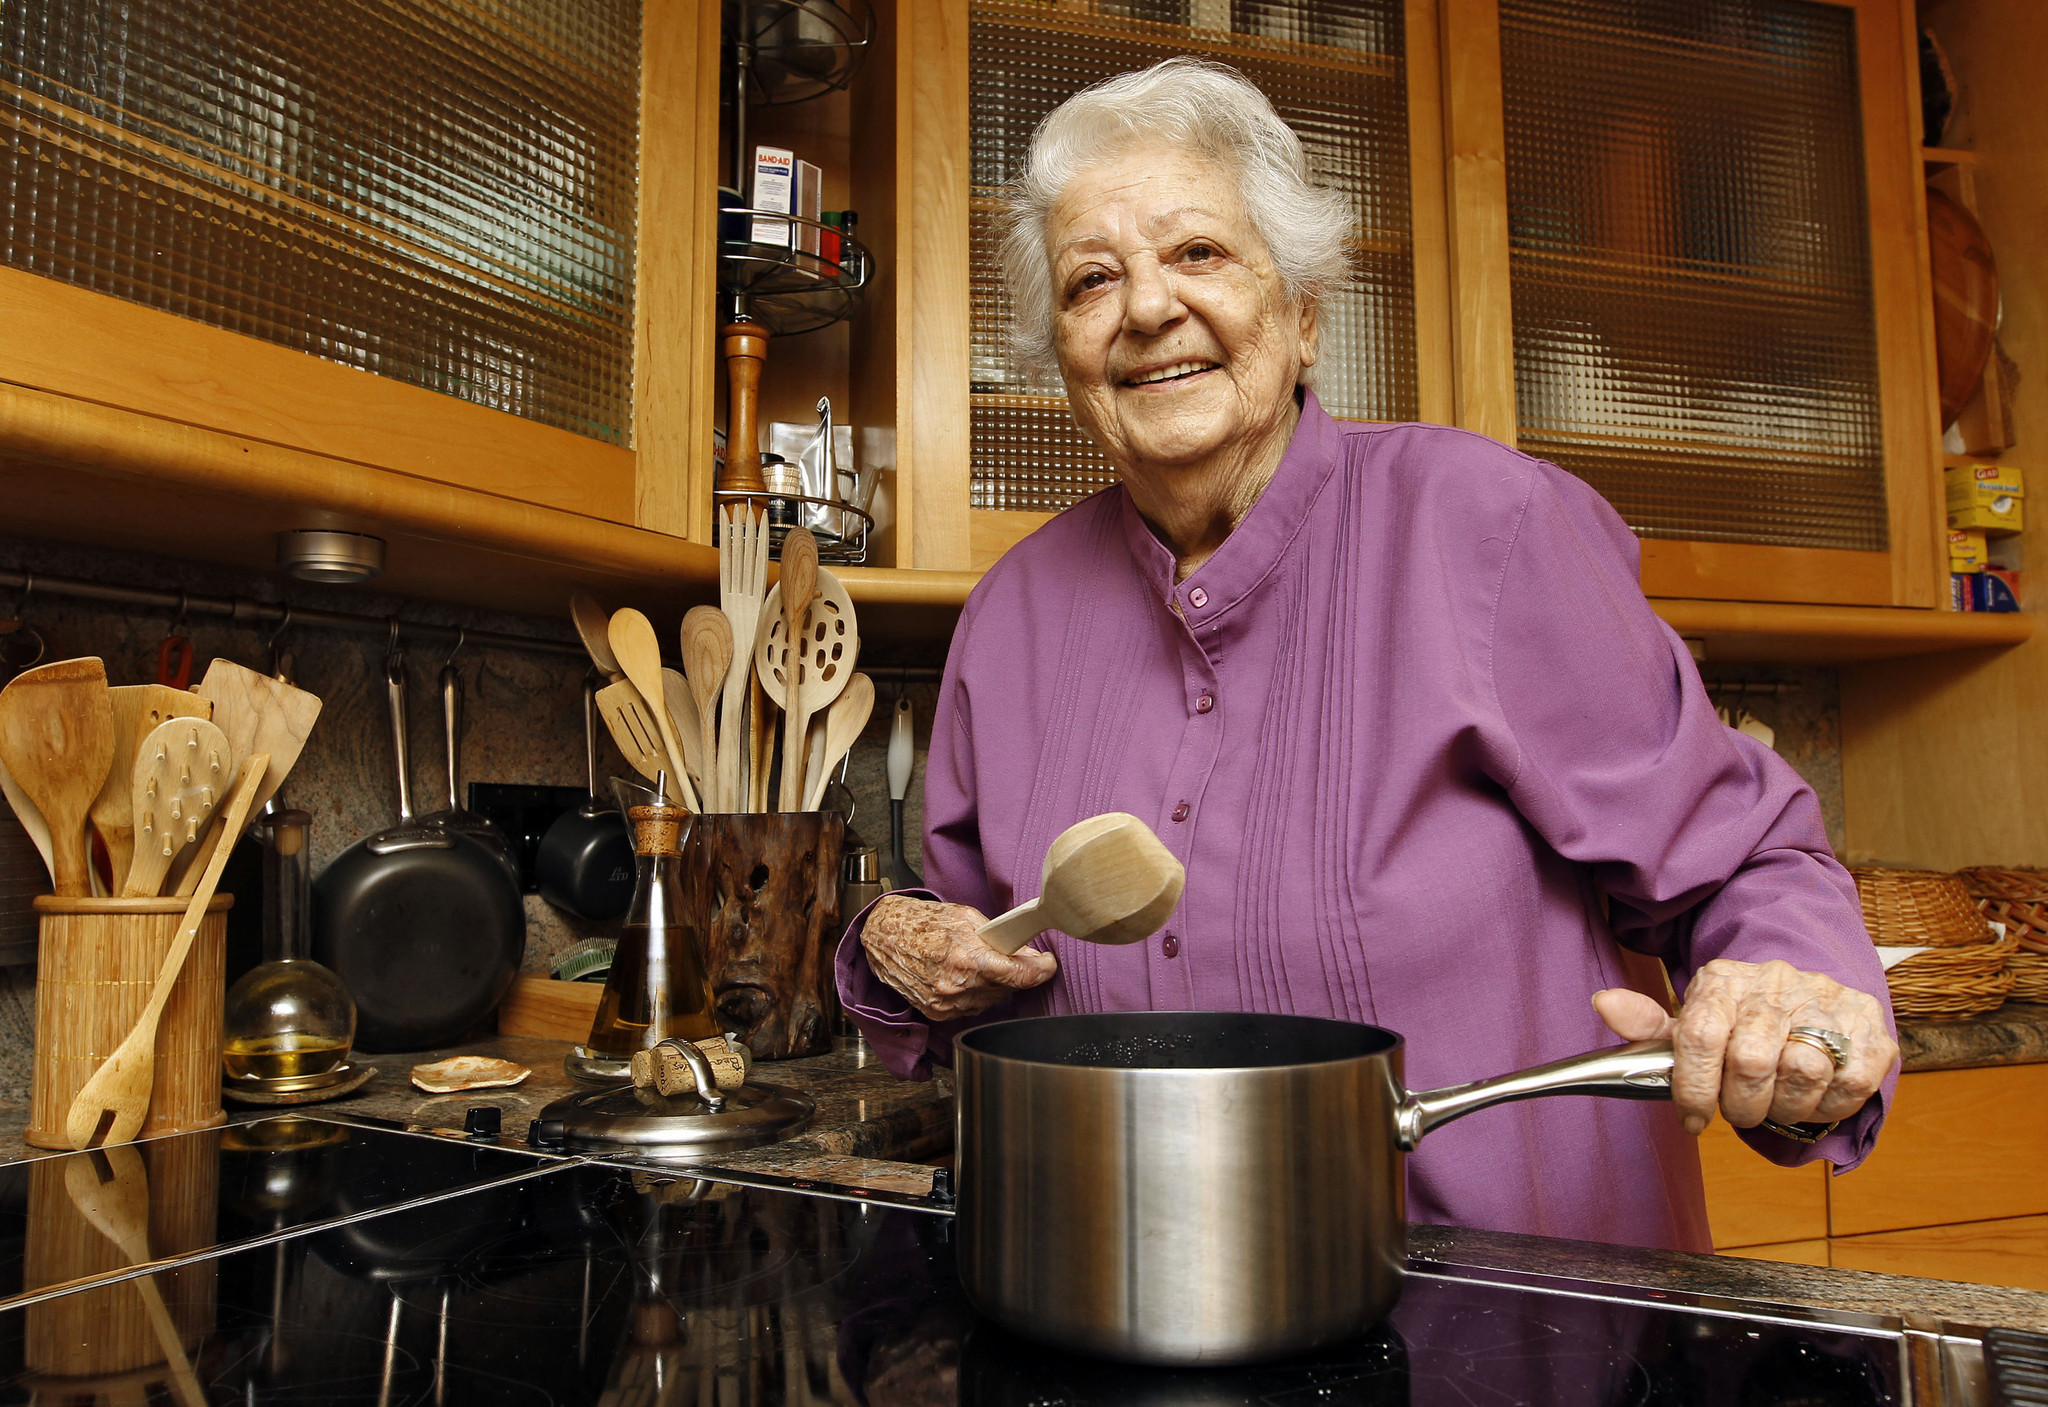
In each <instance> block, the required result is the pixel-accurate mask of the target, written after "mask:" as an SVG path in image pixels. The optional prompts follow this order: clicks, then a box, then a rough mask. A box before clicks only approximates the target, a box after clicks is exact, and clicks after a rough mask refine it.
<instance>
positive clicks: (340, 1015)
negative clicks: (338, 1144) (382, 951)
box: [221, 811, 356, 1094]
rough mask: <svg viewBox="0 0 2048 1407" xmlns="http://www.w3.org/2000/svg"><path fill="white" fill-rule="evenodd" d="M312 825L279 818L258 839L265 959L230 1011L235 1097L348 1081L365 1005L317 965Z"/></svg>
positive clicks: (227, 1029) (225, 1042)
mask: <svg viewBox="0 0 2048 1407" xmlns="http://www.w3.org/2000/svg"><path fill="white" fill-rule="evenodd" d="M312 823H313V818H312V816H310V815H309V814H307V813H306V812H304V811H278V812H275V813H273V814H271V815H269V816H267V817H265V818H264V819H263V820H262V821H261V822H260V823H259V824H260V827H261V829H260V830H255V832H254V833H255V834H256V835H257V837H258V839H260V840H261V841H262V842H263V958H264V960H263V962H262V964H261V965H259V966H257V967H254V968H251V969H250V970H249V971H248V972H246V973H244V974H243V976H242V979H241V980H240V981H239V982H237V983H235V985H234V986H233V987H232V988H231V989H230V990H229V992H228V995H227V1001H226V1003H225V1005H224V1006H223V1008H222V1011H221V1027H222V1030H221V1063H222V1065H223V1066H224V1067H225V1069H226V1074H227V1083H228V1085H229V1086H230V1087H231V1088H234V1089H244V1090H252V1091H258V1092H263V1093H270V1094H287V1093H292V1092H295V1091H300V1090H314V1089H320V1088H323V1087H325V1086H327V1085H333V1084H339V1083H341V1082H342V1081H343V1080H345V1079H347V1078H348V1054H349V1048H350V1047H351V1046H352V1045H353V1044H354V1043H355V1037H356V1004H355V1000H354V999H353V998H352V997H350V996H349V994H348V988H347V987H345V986H344V985H342V981H341V979H340V978H339V977H337V976H335V975H334V972H333V970H332V969H330V968H327V967H324V966H322V965H321V964H319V963H317V962H315V961H313V959H312V956H311V954H312V951H313V906H312V888H311V886H312V878H313V866H312V854H311V847H310V845H309V843H308V834H309V832H310V831H311V829H312ZM253 829H254V828H252V830H253Z"/></svg>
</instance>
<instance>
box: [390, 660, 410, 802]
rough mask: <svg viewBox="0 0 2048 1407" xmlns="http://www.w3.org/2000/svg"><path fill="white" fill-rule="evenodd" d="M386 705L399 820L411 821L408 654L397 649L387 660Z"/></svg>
mask: <svg viewBox="0 0 2048 1407" xmlns="http://www.w3.org/2000/svg"><path fill="white" fill-rule="evenodd" d="M384 708H385V711H386V712H387V713H389V714H390V715H391V753H392V756H393V757H394V758H395V759H396V761H397V763H398V820H399V823H400V824H401V825H408V826H409V825H411V824H412V759H411V758H410V757H409V756H407V748H406V738H405V656H403V655H401V654H399V653H398V652H397V651H396V650H394V651H392V652H391V653H390V654H389V655H387V656H385V659H384Z"/></svg>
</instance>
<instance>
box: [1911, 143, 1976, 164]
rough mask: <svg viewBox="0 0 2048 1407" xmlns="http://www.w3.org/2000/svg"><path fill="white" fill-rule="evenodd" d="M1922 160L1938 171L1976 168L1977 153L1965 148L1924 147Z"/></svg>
mask: <svg viewBox="0 0 2048 1407" xmlns="http://www.w3.org/2000/svg"><path fill="white" fill-rule="evenodd" d="M1920 160H1921V161H1922V162H1923V163H1924V164H1925V165H1927V166H1929V167H1931V168H1936V169H1939V168H1940V167H1944V166H1975V165H1976V164H1977V153H1975V152H1973V151H1969V150H1966V149H1965V148H1963V147H1922V148H1920Z"/></svg>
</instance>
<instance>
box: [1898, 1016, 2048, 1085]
mask: <svg viewBox="0 0 2048 1407" xmlns="http://www.w3.org/2000/svg"><path fill="white" fill-rule="evenodd" d="M1899 1056H1900V1062H1901V1064H1902V1065H1903V1066H1904V1068H1905V1069H1906V1070H1908V1071H1914V1070H1962V1069H1967V1068H1969V1067H1970V1066H1973V1065H2038V1064H2041V1063H2043V1062H2048V1005H2042V1004H2040V1003H2036V1002H2007V1003H2006V1004H2005V1005H2004V1006H2002V1007H2000V1008H1998V1010H1996V1011H1993V1012H1989V1013H1987V1014H1985V1015H1983V1016H1971V1017H1967V1018H1965V1019H1963V1020H1960V1021H1901V1022H1900V1023H1899Z"/></svg>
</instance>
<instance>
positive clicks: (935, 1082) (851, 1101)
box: [0, 1036, 953, 1197]
mask: <svg viewBox="0 0 2048 1407" xmlns="http://www.w3.org/2000/svg"><path fill="white" fill-rule="evenodd" d="M569 1046H570V1043H569V1042H567V1041H558V1040H547V1039H544V1038H541V1037H538V1036H493V1037H490V1038H488V1039H486V1040H480V1041H472V1042H470V1043H468V1044H466V1045H458V1046H449V1047H446V1048H444V1049H440V1050H429V1051H419V1052H416V1053H407V1054H396V1055H368V1054H364V1053H361V1052H358V1053H357V1054H356V1056H355V1059H356V1061H357V1063H359V1064H363V1065H370V1066H374V1067H375V1068H376V1071H377V1074H376V1076H375V1077H374V1078H373V1079H371V1080H370V1082H369V1083H368V1084H366V1085H365V1086H363V1088H361V1089H359V1090H356V1091H354V1092H353V1093H350V1094H346V1095H343V1096H342V1097H341V1098H339V1099H330V1100H325V1101H322V1102H319V1103H309V1104H300V1105H290V1106H282V1107H280V1106H265V1105H249V1104H237V1103H235V1102H234V1101H232V1100H225V1101H223V1107H225V1109H226V1110H227V1116H228V1119H229V1121H230V1122H233V1123H246V1122H248V1121H250V1120H253V1119H266V1118H271V1117H274V1116H276V1115H279V1114H291V1113H304V1114H308V1115H313V1116H316V1117H320V1118H362V1119H370V1120H377V1121H380V1122H384V1123H391V1124H399V1125H403V1126H405V1127H407V1128H410V1129H414V1130H418V1131H422V1132H424V1131H431V1130H447V1131H459V1130H460V1129H461V1128H462V1123H463V1115H464V1114H465V1112H466V1111H468V1110H469V1109H470V1108H472V1107H474V1106H477V1105H490V1106H492V1107H494V1108H496V1109H498V1110H500V1111H501V1112H502V1117H503V1120H504V1136H505V1138H506V1139H507V1140H509V1141H513V1142H523V1140H524V1139H525V1136H526V1126H527V1123H528V1122H529V1121H530V1120H532V1119H534V1118H536V1117H538V1116H539V1114H540V1111H541V1110H542V1109H543V1108H544V1107H546V1106H547V1105H549V1104H551V1103H553V1102H554V1101H555V1100H557V1099H560V1098H562V1097H563V1096H564V1095H567V1094H571V1093H574V1092H576V1091H578V1090H585V1089H589V1088H590V1086H589V1085H583V1084H578V1083H577V1082H575V1081H573V1080H571V1079H570V1078H569V1076H568V1075H567V1074H566V1073H565V1072H564V1071H563V1069H562V1057H563V1056H565V1055H566V1054H568V1052H569ZM451 1055H487V1056H495V1057H497V1058H499V1059H504V1060H511V1061H515V1062H517V1063H518V1064H521V1065H524V1066H526V1067H527V1068H528V1069H530V1070H532V1071H533V1073H532V1074H531V1075H529V1076H528V1077H527V1078H526V1079H525V1080H524V1081H522V1082H521V1083H520V1084H518V1085H515V1086H513V1087H511V1088H509V1089H475V1090H465V1091H462V1092H460V1093H457V1094H427V1093H425V1092H423V1091H421V1090H418V1089H415V1088H414V1087H413V1085H412V1082H411V1080H410V1078H409V1076H410V1073H411V1071H412V1067H413V1066H415V1065H420V1064H425V1063H427V1062H428V1061H433V1060H441V1059H445V1058H447V1057H448V1056H451ZM754 1078H755V1079H757V1080H760V1081H763V1082H766V1083H770V1084H781V1085H788V1086H791V1087H792V1088H795V1089H797V1090H800V1091H801V1092H803V1093H804V1094H805V1095H807V1096H809V1097H810V1098H811V1099H812V1100H814V1101H816V1103H817V1106H818V1112H817V1113H816V1115H814V1116H813V1117H812V1120H811V1123H810V1125H809V1127H807V1128H806V1129H805V1130H804V1132H803V1133H802V1134H800V1135H799V1136H798V1137H796V1138H793V1139H789V1140H787V1141H785V1142H782V1143H777V1144H773V1145H771V1146H769V1147H766V1148H756V1149H750V1150H748V1151H746V1152H742V1153H728V1154H721V1155H718V1156H716V1157H713V1158H709V1159H706V1160H705V1161H704V1162H703V1163H702V1164H700V1165H699V1166H702V1167H705V1168H712V1169H719V1170H726V1171H731V1172H734V1173H736V1174H740V1175H741V1176H743V1177H744V1178H745V1179H746V1180H749V1181H760V1182H768V1183H774V1184H786V1183H792V1182H794V1183H799V1184H806V1185H808V1184H825V1185H828V1186H834V1187H847V1188H855V1189H864V1190H873V1191H879V1192H886V1193H893V1194H896V1195H901V1196H911V1197H924V1196H927V1195H929V1193H930V1191H931V1181H932V1169H931V1168H930V1167H928V1166H924V1165H921V1164H918V1163H916V1162H914V1161H911V1160H914V1159H920V1158H931V1157H935V1156H937V1155H940V1154H943V1153H946V1152H948V1151H949V1150H950V1149H951V1148H952V1146H953V1079H952V1072H951V1071H949V1070H942V1071H940V1072H939V1077H938V1078H936V1079H932V1080H928V1081H925V1082H922V1083H909V1082H906V1081H902V1080H898V1079H897V1078H896V1077H895V1076H893V1075H891V1074H890V1073H889V1072H888V1071H887V1070H884V1069H883V1068H882V1067H881V1066H880V1065H879V1064H875V1063H872V1062H871V1061H870V1060H869V1058H868V1056H867V1053H866V1050H865V1047H864V1046H861V1045H858V1044H856V1043H855V1042H852V1041H845V1042H842V1043H841V1048H840V1049H837V1050H834V1051H833V1052H831V1053H830V1054H828V1055H819V1056H811V1057H808V1058H806V1059H801V1060H777V1061H772V1062H771V1061H763V1062H760V1063H759V1064H757V1065H756V1066H755V1067H754ZM27 1124H28V1111H27V1109H26V1108H16V1109H11V1110H0V1164H5V1163H13V1162H19V1161H21V1160H22V1159H24V1158H38V1157H43V1156H46V1155H47V1154H48V1153H50V1152H51V1151H53V1150H50V1149H44V1148H32V1147H30V1146H29V1145H28V1144H26V1143H24V1142H23V1141H22V1138H21V1133H22V1130H23V1129H24V1128H25V1127H27ZM897 1160H902V1161H897Z"/></svg>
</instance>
